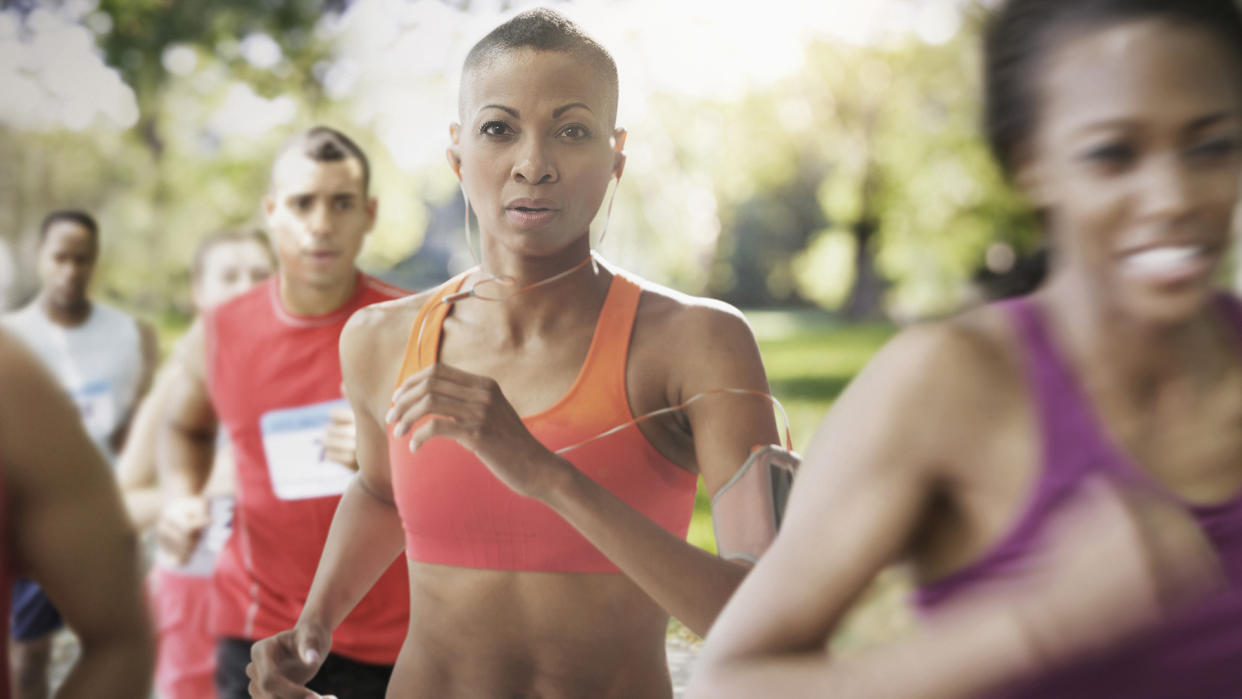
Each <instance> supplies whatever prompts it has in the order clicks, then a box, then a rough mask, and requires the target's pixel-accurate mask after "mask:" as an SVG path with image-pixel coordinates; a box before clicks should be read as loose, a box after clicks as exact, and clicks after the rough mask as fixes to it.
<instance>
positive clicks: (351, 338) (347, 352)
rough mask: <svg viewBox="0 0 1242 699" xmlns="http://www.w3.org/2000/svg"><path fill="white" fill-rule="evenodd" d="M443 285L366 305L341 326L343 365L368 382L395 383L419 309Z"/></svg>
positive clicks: (342, 367)
mask: <svg viewBox="0 0 1242 699" xmlns="http://www.w3.org/2000/svg"><path fill="white" fill-rule="evenodd" d="M439 290H440V287H437V288H434V289H429V290H427V291H421V292H418V293H415V294H411V295H409V296H403V297H401V298H398V299H393V300H391V301H382V302H380V303H375V304H371V305H369V306H364V307H362V308H360V309H358V310H357V311H354V313H353V315H351V316H350V317H349V320H348V321H347V322H346V323H345V327H344V328H343V329H342V330H341V338H340V353H341V369H342V371H343V372H344V373H345V375H346V376H358V377H360V378H361V379H362V380H363V381H364V382H365V383H366V385H375V386H380V385H381V384H383V385H386V383H385V382H387V383H392V382H393V381H395V379H392V380H389V375H390V374H391V375H393V376H395V375H396V372H397V371H398V368H399V367H400V365H401V361H402V358H403V357H404V356H405V352H406V347H407V345H408V344H409V342H410V339H411V333H412V332H413V331H414V324H415V322H416V321H417V319H418V316H419V312H420V311H421V310H422V309H423V307H424V306H426V305H427V304H428V303H431V302H432V301H433V299H434V298H435V297H436V295H437V292H438V291H439Z"/></svg>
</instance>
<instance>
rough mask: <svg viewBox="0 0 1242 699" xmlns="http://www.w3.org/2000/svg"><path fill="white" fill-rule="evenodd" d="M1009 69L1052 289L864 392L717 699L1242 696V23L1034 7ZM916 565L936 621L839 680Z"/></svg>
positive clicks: (883, 365) (725, 633) (1002, 97)
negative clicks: (1221, 280)
mask: <svg viewBox="0 0 1242 699" xmlns="http://www.w3.org/2000/svg"><path fill="white" fill-rule="evenodd" d="M984 48H985V60H984V63H985V87H986V122H987V131H988V136H989V139H990V141H991V144H992V146H993V148H994V151H995V153H996V155H997V156H998V158H999V160H1000V162H1001V165H1002V166H1003V167H1004V169H1005V170H1006V172H1007V174H1008V175H1009V176H1010V178H1011V181H1012V182H1013V184H1014V185H1015V186H1016V187H1017V188H1018V189H1019V190H1020V192H1021V193H1022V194H1024V195H1025V197H1026V198H1027V199H1028V200H1029V202H1030V203H1031V205H1032V207H1033V208H1034V209H1035V210H1036V211H1037V212H1038V214H1039V218H1040V220H1041V222H1042V225H1043V229H1044V235H1046V236H1047V239H1048V242H1049V244H1050V247H1051V250H1052V251H1053V255H1052V267H1051V272H1050V276H1049V278H1048V279H1047V280H1046V282H1045V283H1044V285H1043V286H1042V287H1041V288H1039V290H1038V291H1036V292H1035V293H1034V294H1032V295H1030V296H1028V297H1025V298H1021V299H1017V300H1014V301H1009V302H1004V303H999V304H993V305H990V306H986V307H983V308H979V309H975V310H972V311H969V312H967V313H964V314H962V315H960V316H958V317H956V318H953V319H952V320H949V321H946V322H943V323H935V324H928V325H924V326H921V327H916V328H913V329H910V330H907V331H905V332H903V333H902V334H901V335H900V336H898V337H897V338H896V339H894V340H893V341H892V342H890V343H889V344H888V346H886V347H885V348H884V349H883V350H882V351H881V352H880V353H879V354H878V355H877V356H876V358H875V359H874V360H873V361H872V362H871V364H870V365H869V366H868V367H867V368H866V369H865V370H864V371H863V372H862V373H861V374H860V375H859V376H858V378H857V379H856V380H855V381H854V382H853V384H852V385H851V386H850V388H849V389H848V390H847V391H846V392H845V394H844V395H843V396H842V398H841V399H840V401H838V403H837V404H836V405H835V406H834V408H833V410H832V411H831V412H830V413H829V415H828V417H827V418H826V419H825V421H824V424H823V426H822V427H821V429H820V431H819V434H818V435H817V436H816V438H815V440H814V442H813V444H812V445H811V448H810V449H809V451H808V454H807V457H806V461H805V464H804V467H803V469H802V472H801V473H800V475H799V477H798V481H797V483H796V486H795V488H794V492H793V495H792V498H791V501H790V503H789V509H788V514H787V518H786V520H785V523H784V528H783V530H782V532H781V534H780V536H779V537H778V538H777V540H776V542H775V543H774V544H773V546H772V548H771V549H769V551H768V553H767V554H766V556H765V557H764V558H763V559H762V560H761V561H760V563H759V565H758V566H757V567H756V569H755V570H754V572H752V573H751V575H750V576H749V577H748V578H747V580H746V582H745V583H744V584H743V585H742V586H741V588H740V589H739V591H738V592H737V594H736V596H735V597H734V598H733V600H732V601H731V602H730V603H729V605H728V606H727V607H726V608H725V611H724V612H723V614H722V616H721V617H720V618H719V619H718V621H717V622H716V624H715V625H714V626H713V628H712V631H711V634H710V635H709V637H708V640H707V645H706V647H705V649H704V652H703V654H702V656H701V657H700V664H699V667H698V670H697V674H696V676H695V678H694V681H693V683H692V691H691V695H692V696H698V697H712V698H713V699H721V698H727V697H734V696H736V697H753V696H781V697H794V696H834V697H835V696H851V695H857V696H866V697H876V696H900V697H907V696H962V695H974V694H979V693H989V692H995V691H997V690H999V689H1002V688H1012V687H1013V686H1015V685H1014V683H1017V682H1019V681H1025V680H1029V679H1030V678H1033V677H1034V678H1039V679H1040V681H1043V682H1045V683H1047V684H1046V685H1045V686H1046V687H1055V689H1046V690H1044V691H1045V694H1044V696H1068V695H1070V694H1072V693H1074V692H1077V693H1078V695H1082V696H1216V695H1232V696H1240V695H1242V689H1239V687H1242V669H1237V670H1235V669H1232V668H1233V667H1242V665H1240V664H1239V662H1238V661H1237V658H1238V657H1242V621H1240V618H1242V604H1240V603H1239V597H1240V596H1242V595H1239V594H1231V593H1230V592H1229V591H1231V590H1237V589H1239V588H1242V495H1240V494H1242V429H1240V428H1242V312H1240V311H1239V307H1238V304H1237V302H1236V301H1235V300H1234V299H1233V298H1232V297H1226V296H1223V295H1220V294H1218V293H1217V292H1216V291H1215V290H1214V280H1215V279H1216V278H1217V276H1218V274H1217V273H1218V271H1219V268H1220V267H1221V265H1222V262H1223V261H1224V260H1225V258H1226V255H1227V252H1228V249H1229V241H1230V226H1231V219H1232V217H1233V214H1234V209H1235V202H1236V201H1237V198H1238V194H1239V185H1240V184H1242V17H1240V16H1239V11H1238V8H1237V6H1236V5H1235V4H1234V2H1232V0H1010V1H1009V2H1003V3H1001V6H1000V7H999V8H998V9H997V10H996V12H995V14H994V16H993V18H992V20H991V22H990V24H989V26H988V30H987V37H986V41H985V47H984ZM1050 530H1051V532H1052V534H1050ZM1057 531H1059V532H1060V535H1059V536H1057V535H1055V534H1056V532H1057ZM894 561H906V562H908V563H910V564H911V567H912V568H913V570H914V572H915V575H916V578H917V580H918V583H919V590H918V594H917V600H916V601H917V602H918V604H919V606H920V608H921V610H922V611H924V612H925V615H924V616H925V617H926V619H927V620H928V623H927V624H926V625H922V626H921V628H920V629H919V630H918V631H916V632H915V633H913V634H912V635H911V636H910V637H909V638H907V639H903V640H902V641H901V642H898V643H895V644H892V645H890V646H885V647H881V648H877V649H875V650H873V651H866V652H862V653H860V654H856V655H853V656H850V657H846V658H841V659H833V660H829V658H828V657H827V654H826V650H825V649H826V644H827V640H828V639H829V637H830V636H831V633H832V631H833V628H834V626H835V625H836V624H837V623H838V622H839V620H840V618H841V615H842V613H843V612H844V611H845V610H846V609H847V608H848V606H849V605H850V603H851V602H852V601H853V600H855V599H856V598H857V597H858V595H859V594H860V593H861V592H862V590H863V589H864V587H865V586H866V585H867V584H868V582H870V580H871V579H872V578H873V577H874V576H875V574H876V573H877V572H878V571H879V570H880V569H881V568H882V567H884V566H886V565H888V564H890V563H892V562H894ZM1209 571H1210V572H1209ZM1209 585H1214V586H1217V587H1221V588H1224V590H1226V592H1225V593H1224V594H1223V597H1224V598H1223V599H1220V600H1218V602H1219V604H1215V606H1211V607H1210V608H1209V609H1208V611H1204V610H1203V609H1201V608H1199V607H1198V605H1202V604H1203V603H1202V602H1201V601H1195V602H1194V603H1193V604H1194V605H1196V606H1195V608H1194V610H1193V615H1191V616H1187V614H1188V613H1187V612H1185V611H1183V610H1185V609H1186V606H1185V605H1181V606H1178V605H1177V604H1176V603H1179V602H1186V600H1187V598H1192V599H1195V600H1198V599H1199V596H1198V594H1197V593H1199V592H1201V591H1202V590H1203V589H1204V587H1205V586H1209ZM1019 586H1020V587H1019ZM1214 599H1215V598H1214ZM1174 607H1176V609H1177V612H1176V613H1171V612H1172V610H1173V609H1174ZM1157 624H1163V626H1160V627H1159V628H1157V629H1156V631H1153V628H1154V627H1156V625H1157ZM1235 629H1236V630H1235ZM1054 675H1055V677H1053V676H1054ZM1231 675H1232V676H1231ZM1190 681H1193V682H1194V683H1195V684H1188V682H1190ZM1058 683H1059V684H1058ZM1088 686H1089V687H1090V689H1085V688H1086V687H1088Z"/></svg>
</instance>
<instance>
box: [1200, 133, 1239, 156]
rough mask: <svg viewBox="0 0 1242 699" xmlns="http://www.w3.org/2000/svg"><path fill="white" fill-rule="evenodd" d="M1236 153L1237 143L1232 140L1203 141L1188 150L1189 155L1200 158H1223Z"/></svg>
mask: <svg viewBox="0 0 1242 699" xmlns="http://www.w3.org/2000/svg"><path fill="white" fill-rule="evenodd" d="M1237 151H1238V142H1237V141H1236V140H1234V139H1232V138H1218V139H1215V140H1212V141H1205V142H1203V143H1200V144H1197V145H1195V146H1193V147H1191V149H1190V154H1191V155H1192V156H1195V157H1200V158H1225V157H1228V156H1231V155H1233V154H1234V153H1236V152H1237Z"/></svg>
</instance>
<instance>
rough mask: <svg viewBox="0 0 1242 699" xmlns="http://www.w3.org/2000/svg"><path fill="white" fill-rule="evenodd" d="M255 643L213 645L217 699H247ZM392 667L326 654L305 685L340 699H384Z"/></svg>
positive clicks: (231, 640)
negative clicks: (248, 665) (247, 674)
mask: <svg viewBox="0 0 1242 699" xmlns="http://www.w3.org/2000/svg"><path fill="white" fill-rule="evenodd" d="M252 645H254V641H245V640H242V639H240V638H224V639H221V640H220V641H219V642H218V643H217V644H216V693H217V696H218V697H219V699H250V678H249V677H246V664H247V663H249V662H250V646H252ZM390 677H392V666H391V665H372V664H370V663H362V662H358V661H357V660H350V659H349V658H346V657H345V656H342V655H337V654H336V653H328V657H327V658H325V659H324V661H323V665H322V666H321V667H320V668H319V673H318V674H317V675H315V676H314V677H313V678H312V679H311V681H310V682H308V683H306V686H307V687H309V688H310V689H312V690H314V691H316V692H318V693H320V694H333V695H335V696H337V697H339V699H384V693H385V692H386V691H388V679H389V678H390Z"/></svg>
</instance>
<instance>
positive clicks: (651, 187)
mask: <svg viewBox="0 0 1242 699" xmlns="http://www.w3.org/2000/svg"><path fill="white" fill-rule="evenodd" d="M981 4H982V3H980V2H978V1H977V0H867V1H865V2H860V1H856V0H833V1H824V0H765V1H764V2H737V3H734V2H719V1H709V0H677V1H668V0H630V1H624V0H623V1H614V2H604V1H601V0H583V1H580V2H564V3H554V4H553V5H554V6H555V7H557V8H558V9H560V10H562V11H563V12H565V13H567V14H568V15H570V16H571V17H573V18H574V19H575V20H577V21H578V22H580V23H581V24H582V25H583V26H584V27H585V28H587V30H588V31H590V32H592V33H593V34H594V35H595V36H597V37H598V38H599V39H600V40H601V41H602V42H603V43H604V44H605V45H606V46H607V47H609V48H610V49H611V50H612V51H613V52H614V54H615V57H616V59H617V62H618V64H619V67H620V71H621V93H622V94H621V107H620V120H621V123H622V125H624V126H626V127H627V128H628V129H629V132H630V138H629V141H628V151H629V163H628V165H627V169H626V176H625V178H624V180H623V182H622V184H621V188H620V191H619V193H618V195H617V205H616V210H615V215H614V217H613V220H612V225H611V230H610V231H609V233H608V237H607V239H606V241H605V243H604V246H603V250H604V253H605V255H606V256H608V257H610V258H612V259H613V260H615V261H617V262H619V263H620V264H622V265H624V266H626V267H628V268H631V269H634V270H636V271H638V272H640V273H642V274H645V275H647V276H649V277H651V278H653V279H655V280H657V281H661V282H665V283H668V284H672V285H674V286H676V287H678V288H680V289H683V290H686V291H690V292H695V293H707V294H711V295H714V296H718V297H720V298H724V299H726V300H729V301H732V302H734V303H736V304H738V305H740V306H743V307H747V308H754V307H765V308H772V307H778V308H797V307H806V308H822V309H825V310H827V311H830V312H834V313H839V314H843V315H845V316H848V317H850V318H879V317H885V316H887V317H895V318H908V317H913V316H921V315H927V314H934V313H939V312H943V311H946V310H949V309H952V308H954V307H956V306H957V305H959V304H960V303H961V302H962V301H963V300H964V299H966V298H968V297H969V296H968V295H969V285H968V282H969V280H970V278H971V277H972V275H973V274H975V273H976V272H977V271H978V270H979V269H980V268H981V267H983V266H984V265H985V264H987V262H988V260H992V262H993V266H994V267H997V268H998V269H999V268H1003V267H1004V266H1005V265H1006V264H1007V263H1008V260H1010V259H1012V255H1011V254H1010V253H1009V251H1010V250H1011V249H1012V250H1017V251H1019V252H1020V251H1023V250H1025V249H1027V248H1029V246H1030V244H1031V242H1032V240H1031V228H1030V226H1029V224H1028V222H1027V221H1026V219H1025V218H1024V217H1023V215H1022V214H1021V211H1020V209H1018V208H1017V207H1016V206H1015V205H1014V203H1013V201H1012V200H1011V198H1010V197H1009V196H1008V195H1007V193H1006V191H1005V189H1004V187H1003V186H1002V184H1001V182H1000V181H999V178H998V176H997V174H996V172H995V170H994V168H993V166H992V165H991V163H990V162H989V160H988V159H987V156H986V152H985V151H984V149H983V148H982V146H981V145H980V143H979V141H978V139H977V138H976V122H977V119H976V114H977V111H978V97H977V92H978V90H977V83H978V78H977V70H976V62H977V59H976V51H975V40H974V39H975V35H976V28H977V25H978V22H979V9H980V5H981ZM528 6H529V3H524V2H498V1H495V0H493V1H490V2H486V1H485V2H479V1H471V0H456V1H439V0H421V1H406V0H355V1H353V2H347V1H345V0H257V1H256V0H226V1H222V2H210V3H199V2H168V1H163V0H65V1H64V2H54V1H44V2H32V1H31V0H25V1H23V0H0V8H3V9H0V96H2V99H0V158H2V159H3V162H4V167H3V169H2V170H0V241H2V242H0V250H3V252H0V279H3V280H5V282H7V283H5V284H3V286H4V287H7V288H6V289H5V291H4V292H3V293H4V296H3V297H0V301H3V302H5V303H7V304H9V305H12V304H15V303H17V302H19V301H21V300H22V299H23V298H25V297H26V296H27V295H29V294H30V293H31V292H32V290H33V285H34V283H35V280H34V279H33V272H32V269H31V266H30V265H29V264H28V263H27V262H26V261H27V260H29V259H30V256H31V254H32V245H33V241H34V237H35V234H36V227H37V224H38V221H39V220H40V218H41V217H42V215H43V214H44V213H45V212H46V211H48V210H49V209H52V208H55V207H61V206H76V207H82V208H86V209H88V210H90V211H92V212H95V213H96V214H97V215H98V218H99V219H100V222H101V224H102V228H103V239H104V258H103V265H102V268H101V271H100V275H99V279H98V283H97V291H98V292H99V293H101V294H103V296H104V297H106V298H111V299H113V300H114V301H116V302H118V303H120V304H122V305H125V306H127V307H129V308H131V309H133V310H135V311H137V312H139V313H142V314H145V315H148V316H163V315H168V314H172V315H173V316H176V315H177V314H180V313H184V311H185V309H186V305H187V291H186V283H187V273H186V262H187V259H188V255H189V252H190V251H191V249H192V248H193V245H194V243H195V241H196V240H197V239H198V238H200V237H201V236H203V235H205V234H206V233H208V232H210V231H212V230H215V229H218V228H222V227H227V226H235V225H239V224H246V223H258V222H259V221H258V216H257V212H258V202H259V198H260V196H261V195H262V193H263V188H264V186H265V177H266V165H267V163H268V161H269V160H270V157H271V154H272V152H273V150H274V149H275V148H276V147H277V146H278V144H279V143H280V142H281V141H282V140H283V139H285V138H286V137H287V136H288V135H289V134H290V133H292V132H293V131H294V130H295V129H298V128H301V127H305V126H307V125H310V124H314V123H319V122H323V123H328V124H332V125H335V126H338V127H340V128H342V129H344V130H346V131H347V132H349V133H350V134H352V135H355V136H356V137H357V138H358V139H359V140H360V141H361V142H362V143H363V144H364V145H365V146H366V147H367V148H368V149H369V151H370V152H371V154H372V156H373V158H374V160H375V161H376V163H375V166H376V176H375V178H374V181H375V183H376V189H377V191H378V194H379V196H380V200H381V206H380V220H379V224H378V227H377V230H376V232H375V234H374V235H373V236H372V237H371V239H370V241H369V243H368V245H367V248H366V251H365V253H364V258H363V261H362V263H363V266H364V267H365V268H366V269H367V270H368V271H372V272H375V273H378V274H381V275H382V276H385V277H387V278H389V279H391V280H393V281H396V282H399V283H404V284H406V285H410V286H413V287H420V288H421V287H424V286H426V285H429V284H432V283H434V282H436V281H439V280H440V279H442V278H443V277H444V276H445V275H446V274H448V273H449V272H454V271H457V270H458V269H460V268H462V267H463V266H464V265H466V264H468V262H469V257H468V255H466V254H465V248H464V244H463V242H462V240H463V239H462V235H461V224H460V220H461V216H460V213H461V210H460V206H461V205H460V203H459V201H458V198H457V193H456V183H455V180H454V179H453V177H452V176H451V174H450V172H449V170H448V168H447V167H445V165H444V147H445V145H446V140H447V135H448V124H449V122H451V121H452V120H453V119H454V117H455V111H456V102H455V93H456V83H457V78H458V71H459V66H460V63H461V60H462V58H463V57H464V55H465V53H466V51H467V50H468V48H469V46H470V45H471V44H472V43H473V42H474V41H476V40H477V39H478V38H480V37H481V36H482V35H483V34H484V33H486V31H487V30H489V29H490V28H491V27H493V26H495V24H497V22H498V21H500V20H502V19H503V18H505V17H507V16H511V15H512V14H513V13H515V12H517V11H520V10H521V9H523V8H525V7H528ZM997 246H999V247H997ZM5 247H7V248H8V249H7V250H5V249H4V248H5ZM990 248H992V254H991V255H989V254H988V251H989V249H990Z"/></svg>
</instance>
